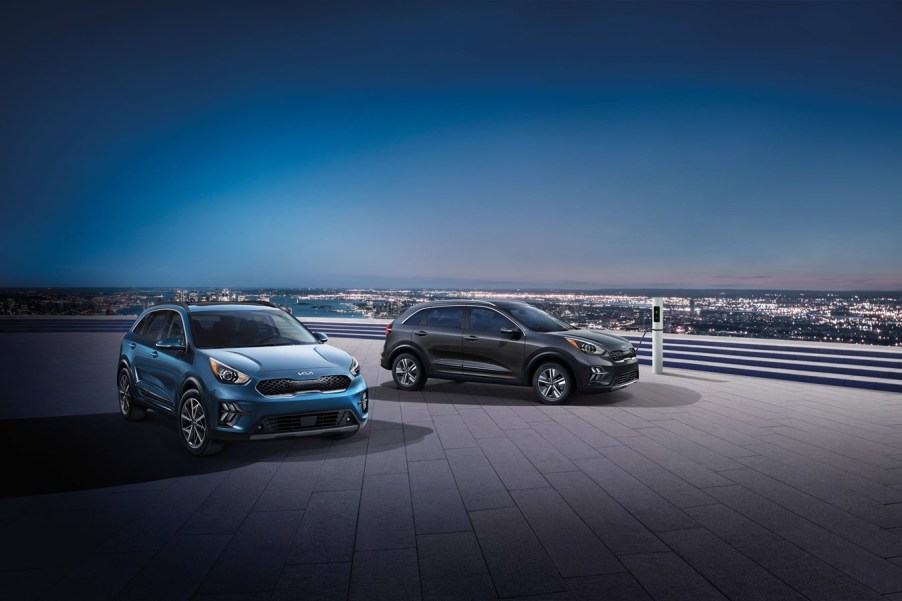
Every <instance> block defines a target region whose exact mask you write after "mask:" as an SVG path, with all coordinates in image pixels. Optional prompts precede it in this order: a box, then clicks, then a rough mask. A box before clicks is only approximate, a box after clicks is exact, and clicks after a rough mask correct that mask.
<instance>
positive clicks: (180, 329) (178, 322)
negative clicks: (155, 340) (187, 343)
mask: <svg viewBox="0 0 902 601" xmlns="http://www.w3.org/2000/svg"><path fill="white" fill-rule="evenodd" d="M166 313H168V314H169V320H168V321H167V322H166V324H165V325H164V326H163V332H162V333H161V334H160V338H161V339H162V338H178V339H179V340H182V341H184V340H185V328H184V326H183V325H182V316H181V315H179V314H178V313H176V312H175V311H166Z"/></svg>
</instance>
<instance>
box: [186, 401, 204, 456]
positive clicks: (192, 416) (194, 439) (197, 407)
mask: <svg viewBox="0 0 902 601" xmlns="http://www.w3.org/2000/svg"><path fill="white" fill-rule="evenodd" d="M179 424H180V426H181V429H182V436H183V437H184V438H185V442H186V443H187V445H188V446H189V447H191V448H192V449H199V448H200V447H201V445H203V444H204V440H205V439H206V437H207V416H206V414H205V413H204V407H203V405H201V403H200V401H199V400H198V399H196V398H194V397H191V398H189V399H188V400H187V401H185V402H184V403H183V404H182V411H181V415H180V416H179Z"/></svg>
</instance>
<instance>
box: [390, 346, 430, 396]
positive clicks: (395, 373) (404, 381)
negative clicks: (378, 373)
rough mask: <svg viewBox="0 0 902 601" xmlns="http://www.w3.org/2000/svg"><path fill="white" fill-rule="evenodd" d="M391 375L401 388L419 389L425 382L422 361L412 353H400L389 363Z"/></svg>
mask: <svg viewBox="0 0 902 601" xmlns="http://www.w3.org/2000/svg"><path fill="white" fill-rule="evenodd" d="M391 377H392V378H393V379H394V380H395V384H396V385H397V386H398V388H400V389H401V390H419V389H420V388H422V387H423V385H424V384H426V372H425V371H424V370H423V362H422V361H420V359H419V357H417V356H416V355H414V354H412V353H401V354H400V355H398V356H397V357H395V360H394V361H392V364H391Z"/></svg>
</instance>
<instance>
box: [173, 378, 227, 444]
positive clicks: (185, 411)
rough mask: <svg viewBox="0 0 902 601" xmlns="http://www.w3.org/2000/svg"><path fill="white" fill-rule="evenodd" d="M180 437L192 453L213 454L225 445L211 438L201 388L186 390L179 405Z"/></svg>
mask: <svg viewBox="0 0 902 601" xmlns="http://www.w3.org/2000/svg"><path fill="white" fill-rule="evenodd" d="M177 420H178V425H179V435H180V436H179V438H181V440H182V444H184V445H185V448H186V449H188V452H189V453H191V454H192V455H213V454H215V453H218V452H219V451H221V450H222V447H223V446H225V445H224V443H223V442H222V441H220V440H213V439H212V438H210V424H209V420H208V419H207V411H206V409H204V399H203V396H202V395H201V393H200V391H199V390H195V389H193V388H191V389H189V390H187V391H185V394H183V395H182V399H181V400H180V401H179V406H178V417H177Z"/></svg>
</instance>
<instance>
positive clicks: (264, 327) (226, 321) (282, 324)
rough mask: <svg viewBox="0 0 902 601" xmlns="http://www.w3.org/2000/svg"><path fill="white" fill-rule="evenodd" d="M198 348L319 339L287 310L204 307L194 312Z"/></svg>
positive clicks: (302, 341)
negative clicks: (231, 309)
mask: <svg viewBox="0 0 902 601" xmlns="http://www.w3.org/2000/svg"><path fill="white" fill-rule="evenodd" d="M191 334H192V336H193V337H194V344H195V345H196V346H197V347H198V348H246V347H249V346H283V345H289V344H315V343H317V342H318V340H317V339H316V338H314V337H313V334H311V333H310V331H309V330H308V329H307V328H305V327H304V326H302V325H301V324H300V322H298V320H297V319H295V318H294V317H292V316H291V315H289V314H287V313H285V312H283V311H276V310H273V311H267V310H259V311H255V310H241V311H228V310H224V311H203V312H200V311H199V312H197V313H192V314H191Z"/></svg>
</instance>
